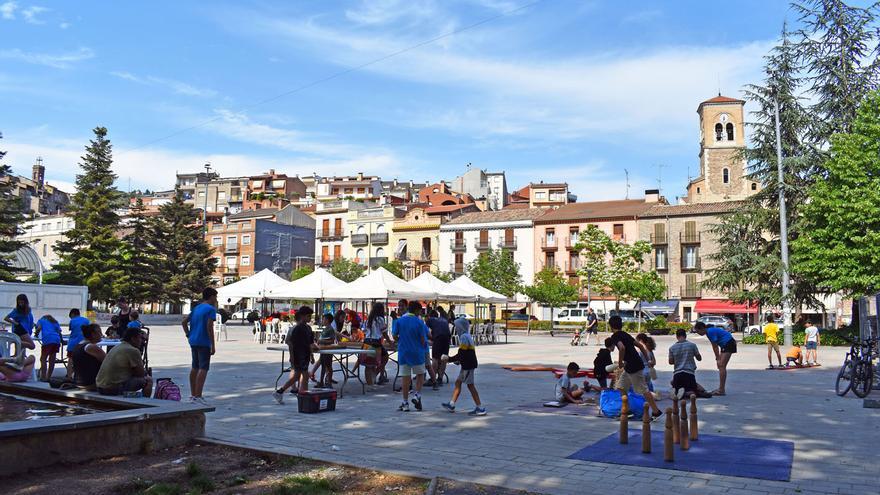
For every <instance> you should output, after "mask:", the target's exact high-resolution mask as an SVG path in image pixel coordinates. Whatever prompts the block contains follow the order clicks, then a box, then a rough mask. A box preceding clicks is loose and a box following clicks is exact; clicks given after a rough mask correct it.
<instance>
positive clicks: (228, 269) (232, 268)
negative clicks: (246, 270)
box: [223, 266, 238, 275]
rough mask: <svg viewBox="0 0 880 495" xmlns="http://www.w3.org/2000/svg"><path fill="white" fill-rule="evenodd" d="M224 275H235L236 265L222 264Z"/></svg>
mask: <svg viewBox="0 0 880 495" xmlns="http://www.w3.org/2000/svg"><path fill="white" fill-rule="evenodd" d="M223 274H224V275H236V274H238V266H224V267H223Z"/></svg>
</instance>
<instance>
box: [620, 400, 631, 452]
mask: <svg viewBox="0 0 880 495" xmlns="http://www.w3.org/2000/svg"><path fill="white" fill-rule="evenodd" d="M620 401H621V405H620V443H623V444H626V443H629V397H627V395H626V394H620Z"/></svg>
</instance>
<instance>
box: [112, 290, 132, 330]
mask: <svg viewBox="0 0 880 495" xmlns="http://www.w3.org/2000/svg"><path fill="white" fill-rule="evenodd" d="M110 314H112V315H117V316H119V325H120V326H121V327H122V328H127V327H128V322H129V321H131V306H129V305H128V301H126V300H125V298H124V297H120V298H119V299H118V300H117V301H116V306H114V307H113V311H111V312H110Z"/></svg>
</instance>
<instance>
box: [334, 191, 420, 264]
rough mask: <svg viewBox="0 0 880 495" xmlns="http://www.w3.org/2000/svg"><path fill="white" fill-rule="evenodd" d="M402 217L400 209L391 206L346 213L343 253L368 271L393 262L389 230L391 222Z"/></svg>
mask: <svg viewBox="0 0 880 495" xmlns="http://www.w3.org/2000/svg"><path fill="white" fill-rule="evenodd" d="M404 215H405V211H404V210H403V209H401V208H398V207H395V206H391V205H385V206H373V207H368V208H363V209H359V210H352V211H349V212H348V223H347V227H346V228H347V229H348V236H347V237H346V239H345V244H346V246H345V248H344V251H347V252H349V253H352V255H351V256H352V258H353V259H354V260H355V262H357V263H360V264H361V265H364V266H366V267H369V268H370V269H371V270H372V269H374V268H377V267H378V266H379V265H381V264H382V263H384V262H386V261H388V260H390V259H393V256H394V255H393V252H392V250H393V249H394V246H393V245H392V243H391V231H392V228H393V226H394V222H395V220H397V219H398V218H402V217H403V216H404Z"/></svg>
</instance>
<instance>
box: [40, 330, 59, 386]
mask: <svg viewBox="0 0 880 495" xmlns="http://www.w3.org/2000/svg"><path fill="white" fill-rule="evenodd" d="M34 326H35V328H36V329H37V335H39V337H40V377H39V380H40V381H41V382H48V381H49V379H50V378H52V374H53V373H54V372H55V355H56V354H58V350H59V349H61V325H59V324H58V321H57V320H55V318H53V317H52V315H45V316H43V317H42V318H40V319H39V320H38V321H37V323H36V324H35V325H34Z"/></svg>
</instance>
